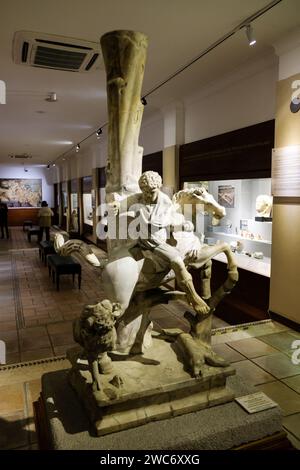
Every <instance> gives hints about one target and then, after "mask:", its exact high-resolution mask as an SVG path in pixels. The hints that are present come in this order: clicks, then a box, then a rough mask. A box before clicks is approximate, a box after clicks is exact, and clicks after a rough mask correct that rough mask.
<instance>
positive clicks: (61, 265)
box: [47, 255, 81, 290]
mask: <svg viewBox="0 0 300 470" xmlns="http://www.w3.org/2000/svg"><path fill="white" fill-rule="evenodd" d="M47 263H48V269H49V277H52V281H53V283H56V289H57V290H59V278H60V276H61V275H62V274H72V276H73V284H74V279H75V274H77V275H78V289H80V287H81V264H80V263H78V262H77V261H75V260H74V259H73V258H72V256H60V255H48V256H47Z"/></svg>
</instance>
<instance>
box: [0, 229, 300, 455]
mask: <svg viewBox="0 0 300 470" xmlns="http://www.w3.org/2000/svg"><path fill="white" fill-rule="evenodd" d="M10 236H11V238H10V240H9V241H6V240H4V241H3V240H0V340H3V341H4V342H5V345H6V353H7V354H6V365H2V366H0V449H37V443H36V442H37V440H36V434H35V428H34V420H33V408H32V402H33V401H35V400H36V399H37V398H38V396H39V393H40V389H41V376H42V375H43V374H44V373H45V372H49V371H52V370H57V369H66V368H68V367H69V362H68V361H67V360H66V358H65V353H66V350H67V349H69V348H70V347H72V346H74V342H73V336H72V321H73V319H74V318H76V317H77V316H78V315H79V314H80V312H81V310H82V307H83V306H84V305H85V304H87V303H92V302H96V301H97V300H98V299H101V298H103V290H102V287H101V279H100V276H99V274H100V273H99V272H97V270H95V268H92V267H90V266H88V265H86V264H85V263H82V269H83V273H82V288H81V290H78V288H77V285H76V284H75V286H73V283H72V280H71V279H70V278H69V277H67V276H66V277H63V278H62V280H61V288H60V291H59V292H57V291H56V289H55V286H54V285H53V284H52V282H51V280H50V279H49V276H48V270H47V268H46V267H45V266H44V265H43V264H42V263H41V261H40V260H39V256H38V248H37V243H36V242H35V241H32V243H29V242H28V241H27V237H26V234H25V233H24V232H23V231H22V228H20V227H16V228H11V230H10ZM93 249H94V248H93ZM95 251H96V252H97V256H100V257H102V256H105V254H104V252H102V251H101V250H99V249H96V248H95ZM187 310H188V306H187V305H186V304H185V303H184V302H171V303H170V304H168V305H162V306H158V307H155V308H153V310H152V312H151V318H152V320H153V323H154V328H155V329H156V330H160V329H161V328H165V327H169V328H170V327H179V328H181V329H183V330H185V331H188V327H189V325H188V322H187V321H186V320H185V318H184V313H185V312H186V311H187ZM213 328H214V330H213V336H212V344H213V349H214V350H215V352H216V353H217V354H220V355H221V356H222V357H224V358H225V359H227V360H229V361H230V362H232V363H233V365H234V367H235V368H236V372H237V374H238V375H239V376H241V377H242V379H243V380H244V381H246V382H249V383H251V384H253V385H254V386H255V387H256V388H257V389H258V390H262V391H264V392H265V393H266V394H267V395H269V396H270V397H271V398H272V399H273V400H274V401H276V402H277V403H279V405H280V407H281V408H282V412H283V417H284V418H283V426H284V427H285V429H286V431H287V432H288V433H289V434H288V435H289V436H290V440H291V442H292V443H293V445H294V446H295V447H297V448H299V449H300V365H294V364H292V361H291V352H292V347H291V345H292V342H293V341H294V340H295V339H298V338H300V334H299V333H297V332H296V331H293V330H291V329H289V328H288V327H286V326H284V325H281V324H280V323H278V322H274V321H271V320H266V321H262V322H256V323H253V324H243V325H237V326H229V325H227V324H226V323H225V322H224V321H223V320H220V319H218V318H214V321H213Z"/></svg>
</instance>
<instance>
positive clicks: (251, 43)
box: [246, 24, 256, 46]
mask: <svg viewBox="0 0 300 470" xmlns="http://www.w3.org/2000/svg"><path fill="white" fill-rule="evenodd" d="M246 35H247V38H248V42H249V46H254V44H256V39H255V37H254V35H253V28H252V26H251V24H248V25H247V26H246Z"/></svg>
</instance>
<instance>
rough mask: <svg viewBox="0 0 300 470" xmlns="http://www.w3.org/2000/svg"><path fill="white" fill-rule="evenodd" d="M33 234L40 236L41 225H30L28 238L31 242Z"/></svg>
mask: <svg viewBox="0 0 300 470" xmlns="http://www.w3.org/2000/svg"><path fill="white" fill-rule="evenodd" d="M32 235H36V236H37V237H39V235H40V227H30V228H29V229H28V231H27V239H28V241H29V242H31V237H32Z"/></svg>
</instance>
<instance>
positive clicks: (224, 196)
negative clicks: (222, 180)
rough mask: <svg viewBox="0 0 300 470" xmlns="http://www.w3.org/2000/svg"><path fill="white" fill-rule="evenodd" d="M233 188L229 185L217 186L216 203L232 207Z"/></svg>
mask: <svg viewBox="0 0 300 470" xmlns="http://www.w3.org/2000/svg"><path fill="white" fill-rule="evenodd" d="M234 199H235V188H234V186H231V185H221V186H218V203H219V204H221V206H223V207H227V208H230V209H233V208H234Z"/></svg>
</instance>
